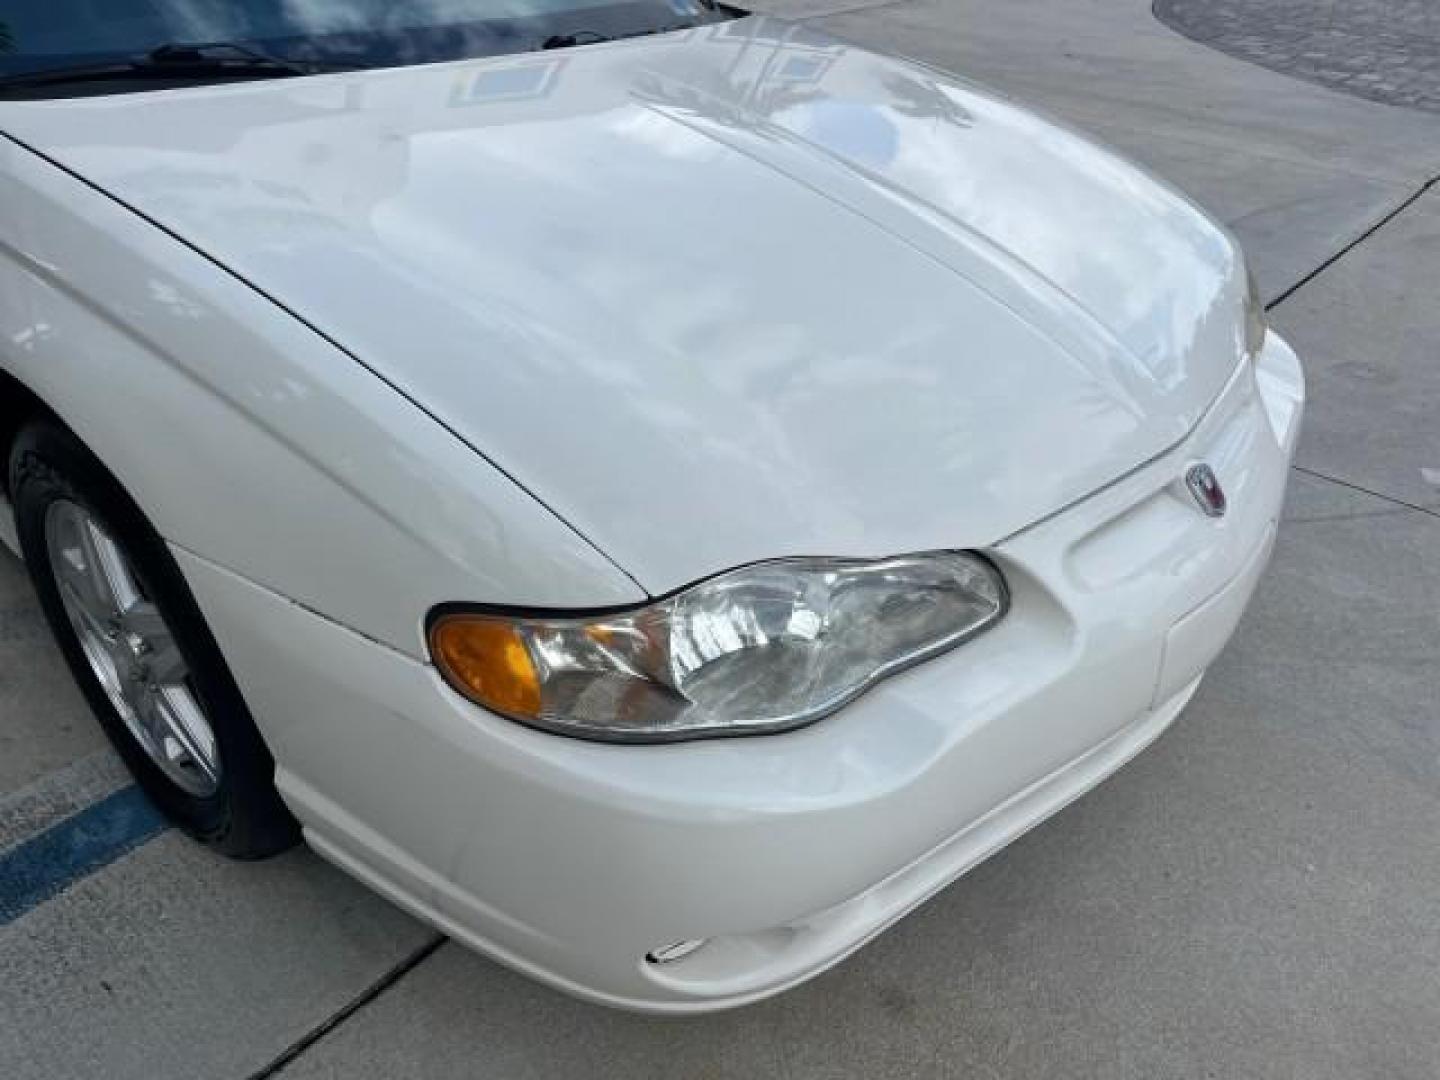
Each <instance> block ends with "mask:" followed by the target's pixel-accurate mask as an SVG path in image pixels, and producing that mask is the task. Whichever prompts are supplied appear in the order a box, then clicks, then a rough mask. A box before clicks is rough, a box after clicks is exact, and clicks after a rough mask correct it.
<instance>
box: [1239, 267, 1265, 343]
mask: <svg viewBox="0 0 1440 1080" xmlns="http://www.w3.org/2000/svg"><path fill="white" fill-rule="evenodd" d="M1267 329H1268V324H1267V323H1266V321H1265V301H1264V300H1263V299H1261V297H1260V288H1259V286H1258V285H1256V284H1255V275H1254V274H1253V273H1251V271H1250V268H1249V267H1248V266H1247V267H1246V268H1245V352H1246V354H1247V355H1249V356H1258V355H1259V354H1260V350H1261V349H1262V348H1264V347H1265V333H1266V331H1267Z"/></svg>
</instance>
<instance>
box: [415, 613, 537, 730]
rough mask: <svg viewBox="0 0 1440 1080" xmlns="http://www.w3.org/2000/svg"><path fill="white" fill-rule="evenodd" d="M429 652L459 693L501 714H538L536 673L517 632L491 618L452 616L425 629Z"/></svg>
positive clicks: (527, 715)
mask: <svg viewBox="0 0 1440 1080" xmlns="http://www.w3.org/2000/svg"><path fill="white" fill-rule="evenodd" d="M430 651H431V653H432V655H433V656H434V657H435V664H436V666H437V667H438V668H439V669H440V673H441V674H442V675H444V676H445V678H446V680H447V681H448V682H449V683H450V685H451V686H453V687H454V688H455V689H456V690H458V691H460V693H462V694H464V695H465V696H466V697H468V698H470V699H471V700H472V701H475V702H476V703H477V704H480V705H484V706H485V707H486V708H487V709H493V710H495V711H496V712H498V713H503V714H505V715H506V716H521V717H535V716H539V715H540V675H539V673H538V672H537V671H536V670H535V662H534V661H533V660H532V659H531V658H530V650H529V649H527V648H526V647H525V642H524V641H523V640H521V637H520V633H519V631H518V630H517V629H516V628H515V627H514V626H512V625H510V624H508V623H505V622H501V621H499V620H496V619H486V618H477V617H467V616H453V617H450V618H445V619H441V620H440V621H439V622H437V623H436V624H435V625H434V627H433V628H432V629H431V631H430Z"/></svg>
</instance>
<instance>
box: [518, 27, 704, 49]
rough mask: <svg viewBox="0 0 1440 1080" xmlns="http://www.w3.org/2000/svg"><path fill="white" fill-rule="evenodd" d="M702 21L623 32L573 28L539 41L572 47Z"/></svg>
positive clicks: (553, 46) (548, 46) (550, 45)
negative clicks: (603, 32)
mask: <svg viewBox="0 0 1440 1080" xmlns="http://www.w3.org/2000/svg"><path fill="white" fill-rule="evenodd" d="M704 25H705V24H704V23H696V22H678V23H669V24H668V25H665V26H647V27H646V28H645V29H643V30H630V31H628V32H626V33H623V34H602V33H600V32H599V31H598V30H575V31H572V32H571V33H568V34H551V35H550V36H549V37H547V38H546V39H545V40H544V41H542V42H541V43H540V48H542V49H573V48H574V47H575V46H576V45H598V44H600V43H601V42H602V41H620V40H622V39H624V38H637V37H648V36H650V35H651V34H668V33H670V32H671V31H672V30H694V29H696V28H698V27H700V26H704Z"/></svg>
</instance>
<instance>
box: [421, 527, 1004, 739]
mask: <svg viewBox="0 0 1440 1080" xmlns="http://www.w3.org/2000/svg"><path fill="white" fill-rule="evenodd" d="M1007 603H1008V597H1007V593H1006V590H1005V583H1004V581H1003V580H1002V579H1001V577H1000V575H999V573H998V572H997V571H996V570H995V569H994V567H992V566H991V565H990V564H989V563H988V562H986V561H985V560H983V559H981V558H979V557H977V556H975V555H970V554H966V553H963V552H934V553H930V554H924V555H912V556H906V557H903V558H895V559H883V560H878V561H873V562H872V561H863V560H857V559H783V560H778V561H775V562H767V563H758V564H756V565H754V566H748V567H744V568H743V569H740V570H733V571H731V572H729V573H726V574H721V575H720V576H719V577H715V578H711V579H710V580H708V581H704V582H701V583H700V584H698V585H695V586H693V587H691V588H689V589H686V590H684V591H683V592H680V593H677V594H676V595H674V596H672V597H670V598H669V599H666V600H661V601H658V602H656V603H654V604H651V605H648V606H646V607H642V608H637V609H634V610H630V611H624V612H620V613H603V614H596V615H594V616H590V617H551V616H548V615H545V614H543V613H541V614H536V615H532V616H513V615H505V614H494V613H485V612H468V611H448V612H445V613H443V614H440V615H439V616H437V617H436V618H434V619H433V620H432V622H431V626H430V650H431V654H432V655H433V657H434V659H435V664H436V667H437V668H439V670H440V672H441V674H443V675H444V676H445V678H446V680H447V681H448V682H449V683H450V685H451V686H453V687H454V688H455V689H456V690H458V691H459V692H460V693H462V694H464V695H465V696H466V697H468V698H470V699H471V700H472V701H475V702H476V703H478V704H480V705H483V706H485V707H486V708H487V709H491V710H493V711H494V712H497V713H500V714H502V715H504V716H508V717H510V718H511V719H513V720H518V721H520V722H521V723H525V724H532V725H534V726H536V727H541V728H545V729H547V730H550V731H556V732H561V733H563V734H568V735H578V736H582V737H586V738H592V739H607V740H614V741H620V742H662V741H668V740H674V739H690V738H702V737H706V736H713V735H732V734H745V733H751V732H762V731H781V730H784V729H787V728H793V727H798V726H799V725H801V724H807V723H809V722H811V721H813V720H818V719H819V718H820V717H822V716H824V715H825V714H827V713H830V712H833V711H835V710H836V709H838V708H840V707H841V706H842V705H844V704H845V703H846V702H848V701H850V700H851V699H853V698H854V697H856V696H857V695H858V694H860V693H862V692H863V691H864V690H865V689H866V688H867V687H869V686H871V685H872V684H874V683H875V682H876V681H878V680H879V679H882V678H884V677H885V676H887V675H890V674H893V673H894V672H896V671H898V670H900V669H901V668H903V667H906V666H908V665H910V664H914V663H918V662H919V661H921V660H925V659H927V658H929V657H932V656H935V655H936V654H937V653H941V652H944V651H945V650H947V649H951V648H953V647H955V646H956V645H958V644H960V643H961V642H962V641H965V640H966V639H967V638H970V637H973V636H974V635H975V634H978V633H980V632H981V631H982V630H985V629H987V628H988V627H990V626H991V625H993V624H994V623H995V622H996V621H997V620H998V619H999V618H1000V617H1001V616H1002V615H1003V614H1004V613H1005V608H1006V605H1007Z"/></svg>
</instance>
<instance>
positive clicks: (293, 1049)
mask: <svg viewBox="0 0 1440 1080" xmlns="http://www.w3.org/2000/svg"><path fill="white" fill-rule="evenodd" d="M448 940H449V938H447V937H446V936H445V935H444V934H441V933H436V934H434V935H433V936H432V937H431V938H430V940H429V941H427V942H426V943H425V944H424V945H422V946H420V948H418V949H416V950H415V951H414V952H413V953H411V954H410V955H409V956H407V957H405V959H403V960H401V961H400V962H399V963H398V964H396V965H395V966H394V967H392V968H391V969H390V970H389V971H387V972H385V974H384V975H381V976H380V978H378V979H377V980H375V982H373V983H371V984H370V985H369V986H367V987H366V988H365V989H364V990H363V991H361V992H360V993H359V994H358V995H356V996H355V997H353V998H351V999H350V1000H349V1001H348V1002H346V1003H345V1005H343V1006H342V1007H341V1008H340V1009H338V1010H337V1011H336V1012H334V1013H332V1014H331V1015H330V1016H328V1017H326V1018H325V1019H324V1020H322V1021H320V1023H318V1024H316V1025H315V1026H314V1027H312V1028H311V1029H310V1030H309V1031H307V1032H306V1033H305V1034H304V1035H302V1036H300V1038H298V1039H296V1040H295V1041H294V1042H293V1043H291V1044H290V1045H289V1046H287V1047H286V1048H285V1049H284V1050H282V1051H281V1052H280V1053H279V1054H278V1055H277V1056H276V1057H275V1058H273V1059H272V1060H271V1061H270V1062H269V1064H267V1065H264V1066H262V1067H261V1068H259V1069H258V1070H256V1071H255V1072H253V1073H251V1074H250V1076H249V1077H248V1078H247V1080H270V1078H271V1077H275V1076H278V1075H280V1073H282V1072H284V1071H285V1070H286V1069H288V1068H289V1067H290V1066H291V1065H293V1064H295V1062H296V1061H298V1060H299V1059H300V1058H301V1057H302V1056H303V1055H304V1054H305V1052H306V1051H308V1050H309V1049H310V1048H311V1047H313V1046H315V1045H316V1044H317V1043H319V1042H320V1041H321V1040H322V1039H324V1038H325V1037H326V1036H327V1035H329V1034H330V1033H331V1032H332V1031H334V1030H335V1029H336V1028H338V1027H340V1026H341V1025H342V1024H344V1023H345V1022H346V1021H347V1020H349V1019H350V1018H351V1017H352V1016H354V1015H355V1014H356V1013H358V1012H360V1011H361V1010H362V1009H364V1008H365V1007H366V1006H367V1005H369V1004H370V1003H371V1002H373V1001H375V1000H376V999H377V998H379V997H380V996H381V995H382V994H384V993H385V991H387V990H389V989H390V988H391V987H393V986H394V985H395V984H396V983H398V982H399V981H400V980H401V979H403V978H405V976H406V975H409V974H410V973H411V972H412V971H414V970H415V969H416V968H417V967H419V966H420V965H421V964H423V963H424V962H425V961H426V960H428V959H430V957H432V956H434V955H435V953H436V952H437V951H438V950H439V948H440V946H441V945H443V944H445V942H446V941H448Z"/></svg>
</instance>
